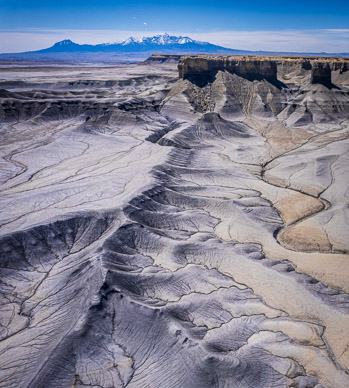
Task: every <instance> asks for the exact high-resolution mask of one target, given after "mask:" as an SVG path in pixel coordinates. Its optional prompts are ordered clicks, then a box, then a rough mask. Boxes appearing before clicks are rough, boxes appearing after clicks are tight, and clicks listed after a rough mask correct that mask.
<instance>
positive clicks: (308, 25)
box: [0, 0, 349, 52]
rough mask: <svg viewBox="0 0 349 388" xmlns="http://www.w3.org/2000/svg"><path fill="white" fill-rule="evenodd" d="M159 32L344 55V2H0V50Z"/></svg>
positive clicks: (347, 31) (347, 19) (348, 5)
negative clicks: (338, 52)
mask: <svg viewBox="0 0 349 388" xmlns="http://www.w3.org/2000/svg"><path fill="white" fill-rule="evenodd" d="M159 32H169V33H173V34H177V35H180V34H182V35H189V36H191V37H194V38H197V39H201V40H209V41H211V42H212V43H216V44H222V45H225V46H227V47H232V48H240V49H262V50H263V49H266V50H282V51H288V50H290V49H294V50H295V51H309V50H310V51H331V52H333V51H347V52H348V51H349V1H341V2H333V3H331V2H329V1H328V0H327V1H326V2H325V1H314V0H308V1H306V0H302V1H300V0H289V1H283V0H279V1H255V0H249V1H244V0H239V1H234V0H231V1H219V0H218V1H217V0H216V1H214V0H211V1H206V0H201V1H189V0H187V1H183V0H177V1H165V0H162V1H159V0H153V1H127V0H123V1H116V0H114V1H112V0H100V1H95V0H83V1H82V0H70V1H67V0H60V1H57V0H54V1H51V0H46V1H35V0H34V1H30V0H26V1H16V0H0V51H1V52H15V51H25V50H32V49H37V48H43V47H47V45H50V44H52V43H54V42H56V41H57V40H60V39H65V38H70V39H72V40H75V41H77V42H78V43H92V44H95V43H102V42H105V41H114V40H122V39H125V38H127V37H128V36H130V35H137V36H149V35H152V34H154V33H159ZM302 37H303V38H302Z"/></svg>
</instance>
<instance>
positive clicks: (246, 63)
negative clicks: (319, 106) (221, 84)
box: [178, 56, 277, 80]
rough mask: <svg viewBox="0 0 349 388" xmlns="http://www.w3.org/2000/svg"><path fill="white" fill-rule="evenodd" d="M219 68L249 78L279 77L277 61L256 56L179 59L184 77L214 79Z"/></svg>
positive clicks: (180, 72)
mask: <svg viewBox="0 0 349 388" xmlns="http://www.w3.org/2000/svg"><path fill="white" fill-rule="evenodd" d="M219 70H223V71H224V70H226V71H228V72H229V73H232V74H237V75H239V76H241V77H245V78H249V79H261V78H265V79H270V80H271V79H274V80H276V78H277V65H276V62H275V61H271V60H266V59H255V58H254V57H228V56H220V57H218V56H216V57H210V56H207V57H204V56H201V57H196V58H193V57H186V58H183V59H180V60H179V63H178V71H179V76H180V77H181V78H183V79H195V78H201V79H212V78H213V77H214V76H215V75H216V74H217V72H218V71H219Z"/></svg>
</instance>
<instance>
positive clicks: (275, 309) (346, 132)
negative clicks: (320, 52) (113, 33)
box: [0, 55, 349, 388]
mask: <svg viewBox="0 0 349 388" xmlns="http://www.w3.org/2000/svg"><path fill="white" fill-rule="evenodd" d="M178 59H179V64H178V68H177V64H176V63H175V61H176V60H178ZM0 102H1V109H0V130H1V145H0V147H1V159H0V164H1V169H0V180H1V198H0V202H1V206H0V209H1V210H0V211H1V216H0V246H1V248H0V252H1V253H0V271H1V278H0V295H1V303H0V387H1V388H24V387H26V388H27V387H28V388H29V387H31V388H65V387H75V388H97V387H98V388H101V387H103V388H111V387H128V388H131V387H132V388H136V387H137V388H144V387H156V388H206V387H207V388H208V387H221V388H223V387H233V388H235V387H236V388H247V387H249V388H267V387H298V388H306V387H308V388H311V387H314V388H315V387H316V388H320V387H325V388H347V387H349V374H348V370H349V256H348V251H349V238H348V237H349V232H348V231H349V205H348V202H349V188H348V182H349V153H348V150H349V61H348V60H344V59H336V58H302V57H215V56H211V57H205V56H198V57H182V58H175V57H174V56H172V57H168V58H167V57H166V56H162V57H161V58H160V57H159V56H156V55H155V56H153V57H152V58H150V59H149V60H148V61H146V62H145V63H143V64H139V65H129V66H113V67H108V66H104V67H102V66H101V67H83V66H80V67H79V66H63V65H62V66H46V67H42V66H38V65H29V64H28V65H18V64H5V65H4V64H2V65H1V67H0Z"/></svg>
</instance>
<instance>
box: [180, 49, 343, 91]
mask: <svg viewBox="0 0 349 388" xmlns="http://www.w3.org/2000/svg"><path fill="white" fill-rule="evenodd" d="M348 69H349V59H347V58H312V57H286V56H285V57H281V56H278V57H276V56H275V57H263V56H254V57H253V56H248V57H237V56H235V57H233V56H197V57H190V56H182V57H181V58H180V59H179V63H178V71H179V77H180V78H183V79H191V80H194V81H195V80H201V81H212V80H213V79H214V77H215V75H216V74H217V72H218V71H227V72H229V73H232V74H237V75H239V76H241V77H244V78H249V79H262V78H265V79H269V80H277V78H278V75H279V77H281V78H282V76H283V75H284V74H286V73H290V72H297V71H298V72H300V73H302V74H306V73H307V72H308V71H310V72H311V77H310V82H311V83H313V84H316V83H320V84H324V85H326V84H330V83H331V73H332V72H334V71H338V70H339V72H340V73H343V72H346V71H347V70H348Z"/></svg>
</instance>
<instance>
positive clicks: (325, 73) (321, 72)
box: [310, 62, 331, 85]
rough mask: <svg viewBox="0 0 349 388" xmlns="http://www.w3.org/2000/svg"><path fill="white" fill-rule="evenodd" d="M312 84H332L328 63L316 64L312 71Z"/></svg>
mask: <svg viewBox="0 0 349 388" xmlns="http://www.w3.org/2000/svg"><path fill="white" fill-rule="evenodd" d="M310 82H311V83H312V84H323V85H329V84H331V67H330V64H329V63H328V62H314V63H313V64H312V69H311V78H310Z"/></svg>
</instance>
